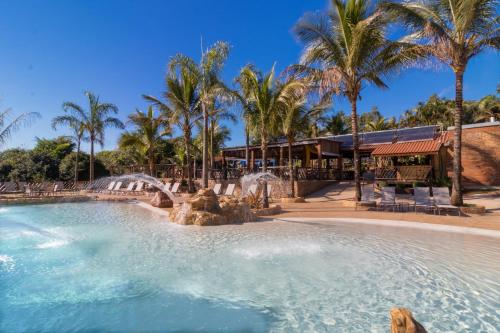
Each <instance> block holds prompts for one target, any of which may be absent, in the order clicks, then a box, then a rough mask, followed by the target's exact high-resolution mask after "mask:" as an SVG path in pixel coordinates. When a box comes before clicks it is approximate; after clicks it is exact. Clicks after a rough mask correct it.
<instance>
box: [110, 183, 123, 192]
mask: <svg viewBox="0 0 500 333" xmlns="http://www.w3.org/2000/svg"><path fill="white" fill-rule="evenodd" d="M122 185H123V182H117V183H116V185H115V187H114V188H113V190H111V193H112V194H116V193H119V192H120V188H121V187H122Z"/></svg>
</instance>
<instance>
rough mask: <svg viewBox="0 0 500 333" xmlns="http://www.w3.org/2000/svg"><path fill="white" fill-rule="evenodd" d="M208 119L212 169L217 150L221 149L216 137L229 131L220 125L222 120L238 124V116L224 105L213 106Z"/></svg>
mask: <svg viewBox="0 0 500 333" xmlns="http://www.w3.org/2000/svg"><path fill="white" fill-rule="evenodd" d="M208 117H209V128H208V132H209V152H210V154H209V155H210V167H211V168H213V167H214V157H215V150H218V148H216V147H219V145H218V144H219V143H220V142H219V141H218V140H217V138H216V136H217V135H220V134H221V133H222V132H224V131H225V130H227V128H226V127H225V126H222V125H221V124H220V121H222V120H230V121H232V122H236V116H235V115H234V114H233V113H232V112H231V111H229V110H227V109H226V108H224V107H223V106H222V105H220V106H215V105H212V106H211V107H210V108H209V111H208Z"/></svg>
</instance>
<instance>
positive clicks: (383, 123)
mask: <svg viewBox="0 0 500 333" xmlns="http://www.w3.org/2000/svg"><path fill="white" fill-rule="evenodd" d="M389 127H390V125H389V122H387V120H386V119H385V118H384V117H380V118H378V119H376V120H371V121H369V122H367V123H366V125H365V129H366V130H368V131H369V132H376V131H383V130H386V129H389Z"/></svg>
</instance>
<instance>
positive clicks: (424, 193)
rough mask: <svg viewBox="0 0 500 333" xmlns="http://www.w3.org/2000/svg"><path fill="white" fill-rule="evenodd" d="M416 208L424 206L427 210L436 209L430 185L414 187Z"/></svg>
mask: <svg viewBox="0 0 500 333" xmlns="http://www.w3.org/2000/svg"><path fill="white" fill-rule="evenodd" d="M413 200H414V209H415V212H417V208H419V207H422V208H424V210H425V211H428V210H430V209H432V210H434V205H433V204H432V201H431V194H430V191H429V188H428V187H415V188H414V189H413Z"/></svg>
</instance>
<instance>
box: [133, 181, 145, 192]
mask: <svg viewBox="0 0 500 333" xmlns="http://www.w3.org/2000/svg"><path fill="white" fill-rule="evenodd" d="M134 192H135V193H144V182H137V186H136V187H135V190H134Z"/></svg>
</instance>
